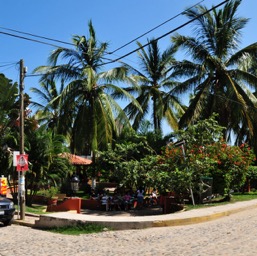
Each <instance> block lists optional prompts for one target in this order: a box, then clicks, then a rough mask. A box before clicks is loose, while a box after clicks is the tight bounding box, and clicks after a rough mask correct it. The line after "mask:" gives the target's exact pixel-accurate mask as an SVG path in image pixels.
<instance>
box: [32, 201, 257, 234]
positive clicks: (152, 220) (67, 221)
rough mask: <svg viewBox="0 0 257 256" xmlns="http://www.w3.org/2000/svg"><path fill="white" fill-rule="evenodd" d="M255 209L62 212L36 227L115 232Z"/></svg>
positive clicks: (235, 206) (250, 204)
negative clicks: (95, 227) (94, 227)
mask: <svg viewBox="0 0 257 256" xmlns="http://www.w3.org/2000/svg"><path fill="white" fill-rule="evenodd" d="M255 207H257V200H251V201H245V202H238V203H232V204H227V205H221V206H214V207H208V208H202V209H194V210H190V211H183V212H178V213H173V214H165V215H154V216H140V217H139V216H137V217H117V216H115V217H114V216H91V215H88V214H86V215H83V214H72V213H65V212H60V213H52V214H47V215H41V216H40V218H39V220H36V221H35V227H38V228H47V227H53V226H56V227H61V226H71V225H76V224H77V223H96V224H100V225H103V226H105V227H109V228H111V229H113V230H125V229H142V228H150V227H167V226H180V225H189V224H196V223H201V222H206V221H211V220H215V219H218V218H221V217H224V216H229V215H231V214H234V213H238V212H241V211H245V210H248V209H252V208H255Z"/></svg>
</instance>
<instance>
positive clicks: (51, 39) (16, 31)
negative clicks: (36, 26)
mask: <svg viewBox="0 0 257 256" xmlns="http://www.w3.org/2000/svg"><path fill="white" fill-rule="evenodd" d="M0 29H3V30H7V31H12V32H15V33H19V34H23V35H28V36H33V37H37V38H41V39H45V40H48V41H53V42H57V43H61V44H67V45H72V46H73V45H74V44H72V43H68V42H64V41H61V40H58V39H53V38H49V37H45V36H39V35H35V34H31V33H27V32H23V31H19V30H16V29H11V28H4V27H0Z"/></svg>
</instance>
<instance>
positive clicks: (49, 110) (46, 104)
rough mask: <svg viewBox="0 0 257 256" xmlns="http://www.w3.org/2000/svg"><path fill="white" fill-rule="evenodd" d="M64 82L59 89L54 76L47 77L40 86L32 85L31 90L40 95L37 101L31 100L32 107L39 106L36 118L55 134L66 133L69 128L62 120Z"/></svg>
mask: <svg viewBox="0 0 257 256" xmlns="http://www.w3.org/2000/svg"><path fill="white" fill-rule="evenodd" d="M63 88H64V83H61V86H60V89H58V87H57V84H56V82H55V81H54V79H53V78H47V79H46V80H45V81H44V82H42V83H40V88H36V87H32V88H31V89H30V90H31V91H32V92H33V93H35V94H36V95H37V96H38V100H37V101H31V105H32V107H35V108H37V111H36V115H35V117H36V119H37V120H38V121H39V123H40V124H41V125H45V126H46V128H47V129H51V130H52V131H53V134H56V133H59V134H63V133H64V134H65V131H66V132H67V131H68V130H69V129H68V128H67V127H66V126H65V125H64V124H65V122H64V120H61V119H60V118H61V100H60V95H61V93H62V91H63ZM66 120H67V118H66Z"/></svg>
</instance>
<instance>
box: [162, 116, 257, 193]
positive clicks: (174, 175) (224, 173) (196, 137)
mask: <svg viewBox="0 0 257 256" xmlns="http://www.w3.org/2000/svg"><path fill="white" fill-rule="evenodd" d="M221 131H222V127H220V126H219V125H217V122H216V121H215V120H214V116H213V117H211V118H210V119H207V120H205V121H200V122H199V123H197V124H195V125H194V126H190V127H188V129H187V130H186V131H180V132H179V133H178V134H179V138H180V139H185V145H183V147H175V146H174V145H175V144H172V143H171V144H170V145H169V146H167V147H166V148H165V150H164V151H163V153H162V155H161V156H160V160H159V166H158V169H159V170H160V171H166V172H167V173H169V178H170V181H167V187H169V188H172V189H174V191H175V192H177V193H181V190H183V186H184V191H186V190H187V189H188V188H189V186H190V185H191V186H192V188H193V190H194V191H195V192H197V191H199V190H201V184H202V177H206V176H207V177H212V178H213V192H214V193H220V194H224V193H225V194H226V193H229V191H230V190H231V189H240V188H241V186H242V185H243V184H244V183H245V181H246V177H247V170H248V167H249V166H250V165H251V164H252V163H253V160H254V154H253V152H252V150H251V149H250V148H249V147H248V145H246V144H242V145H241V146H240V147H239V146H230V145H228V144H227V143H225V142H224V141H223V140H222V139H219V137H220V134H221ZM183 149H184V150H183ZM165 168H166V170H165ZM184 181H186V182H184ZM181 187H182V188H181Z"/></svg>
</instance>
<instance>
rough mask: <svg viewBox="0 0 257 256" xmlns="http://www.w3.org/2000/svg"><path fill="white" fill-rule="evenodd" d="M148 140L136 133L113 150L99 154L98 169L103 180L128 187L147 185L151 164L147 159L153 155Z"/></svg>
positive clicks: (124, 139)
mask: <svg viewBox="0 0 257 256" xmlns="http://www.w3.org/2000/svg"><path fill="white" fill-rule="evenodd" d="M153 153H154V151H153V150H152V148H151V147H149V145H148V143H147V141H146V138H145V137H143V136H139V135H136V134H135V133H131V134H127V136H126V137H124V138H123V139H122V140H121V138H120V139H119V142H117V143H116V144H115V146H114V148H112V147H111V146H110V145H109V147H108V150H107V151H102V152H98V155H99V156H98V158H97V162H96V164H97V168H98V170H100V172H101V175H102V178H105V179H109V180H111V181H116V182H118V183H120V184H123V185H124V186H126V187H133V186H140V185H145V182H146V173H147V170H148V169H149V167H148V166H149V165H151V162H149V161H145V157H147V156H149V155H151V154H153Z"/></svg>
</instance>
